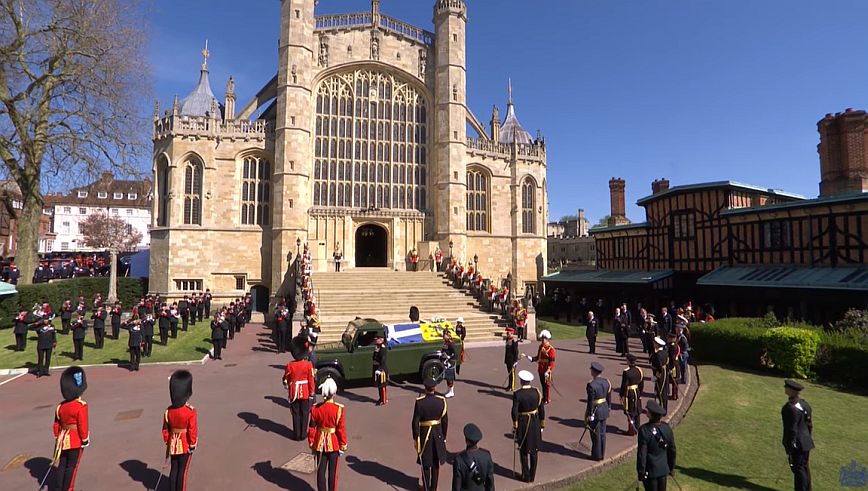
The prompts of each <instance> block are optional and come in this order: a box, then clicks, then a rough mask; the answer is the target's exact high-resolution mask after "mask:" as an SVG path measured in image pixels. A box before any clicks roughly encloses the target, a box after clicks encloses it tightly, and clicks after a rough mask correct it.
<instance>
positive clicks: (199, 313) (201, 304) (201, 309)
mask: <svg viewBox="0 0 868 491" xmlns="http://www.w3.org/2000/svg"><path fill="white" fill-rule="evenodd" d="M204 315H205V294H204V293H202V294H200V295H199V301H198V302H197V303H196V318H197V319H198V320H199V322H202V319H204V317H203V316H204Z"/></svg>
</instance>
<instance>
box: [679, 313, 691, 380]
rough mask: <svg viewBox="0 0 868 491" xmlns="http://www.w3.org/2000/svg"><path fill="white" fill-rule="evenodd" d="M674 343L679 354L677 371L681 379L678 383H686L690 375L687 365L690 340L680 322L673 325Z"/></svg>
mask: <svg viewBox="0 0 868 491" xmlns="http://www.w3.org/2000/svg"><path fill="white" fill-rule="evenodd" d="M675 343H676V344H677V345H678V352H679V353H680V355H681V357H680V358H679V360H678V373H679V374H680V375H681V380H679V381H678V383H680V384H686V383H687V378H688V376H689V375H690V369H689V368H688V366H687V362H688V360H689V358H690V341H689V340H688V339H687V336H686V335H685V334H684V326H682V325H681V324H678V325H676V326H675Z"/></svg>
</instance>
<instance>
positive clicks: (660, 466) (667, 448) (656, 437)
mask: <svg viewBox="0 0 868 491" xmlns="http://www.w3.org/2000/svg"><path fill="white" fill-rule="evenodd" d="M645 408H646V409H647V410H648V422H647V423H645V424H644V425H642V427H640V428H639V437H638V441H639V445H638V448H637V451H636V473H637V474H638V476H639V477H638V478H639V480H640V481H642V484H643V485H644V486H645V490H646V491H665V490H666V476H667V475H672V473H673V472H675V435H674V434H673V433H672V428H670V427H669V425H668V424H666V423H663V422H661V421H660V419H661V418H662V417H663V416H664V415H665V414H666V410H665V409H663V406H661V405H660V404H659V403H658V402H657V401H653V400H651V401H648V403H647V404H646V405H645Z"/></svg>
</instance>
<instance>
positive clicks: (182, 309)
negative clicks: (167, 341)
mask: <svg viewBox="0 0 868 491" xmlns="http://www.w3.org/2000/svg"><path fill="white" fill-rule="evenodd" d="M178 312H179V313H180V314H181V330H182V331H186V330H187V323H189V322H190V301H189V300H188V299H187V295H184V298H182V299H181V301H180V302H178Z"/></svg>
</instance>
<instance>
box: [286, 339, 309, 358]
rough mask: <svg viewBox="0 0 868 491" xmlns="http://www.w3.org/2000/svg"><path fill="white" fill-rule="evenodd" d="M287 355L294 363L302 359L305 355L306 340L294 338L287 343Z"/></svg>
mask: <svg viewBox="0 0 868 491" xmlns="http://www.w3.org/2000/svg"><path fill="white" fill-rule="evenodd" d="M289 354H290V355H292V359H293V360H295V361H298V360H301V359H302V358H304V355H306V354H307V338H306V337H304V336H296V337H294V338H292V341H290V342H289Z"/></svg>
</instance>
